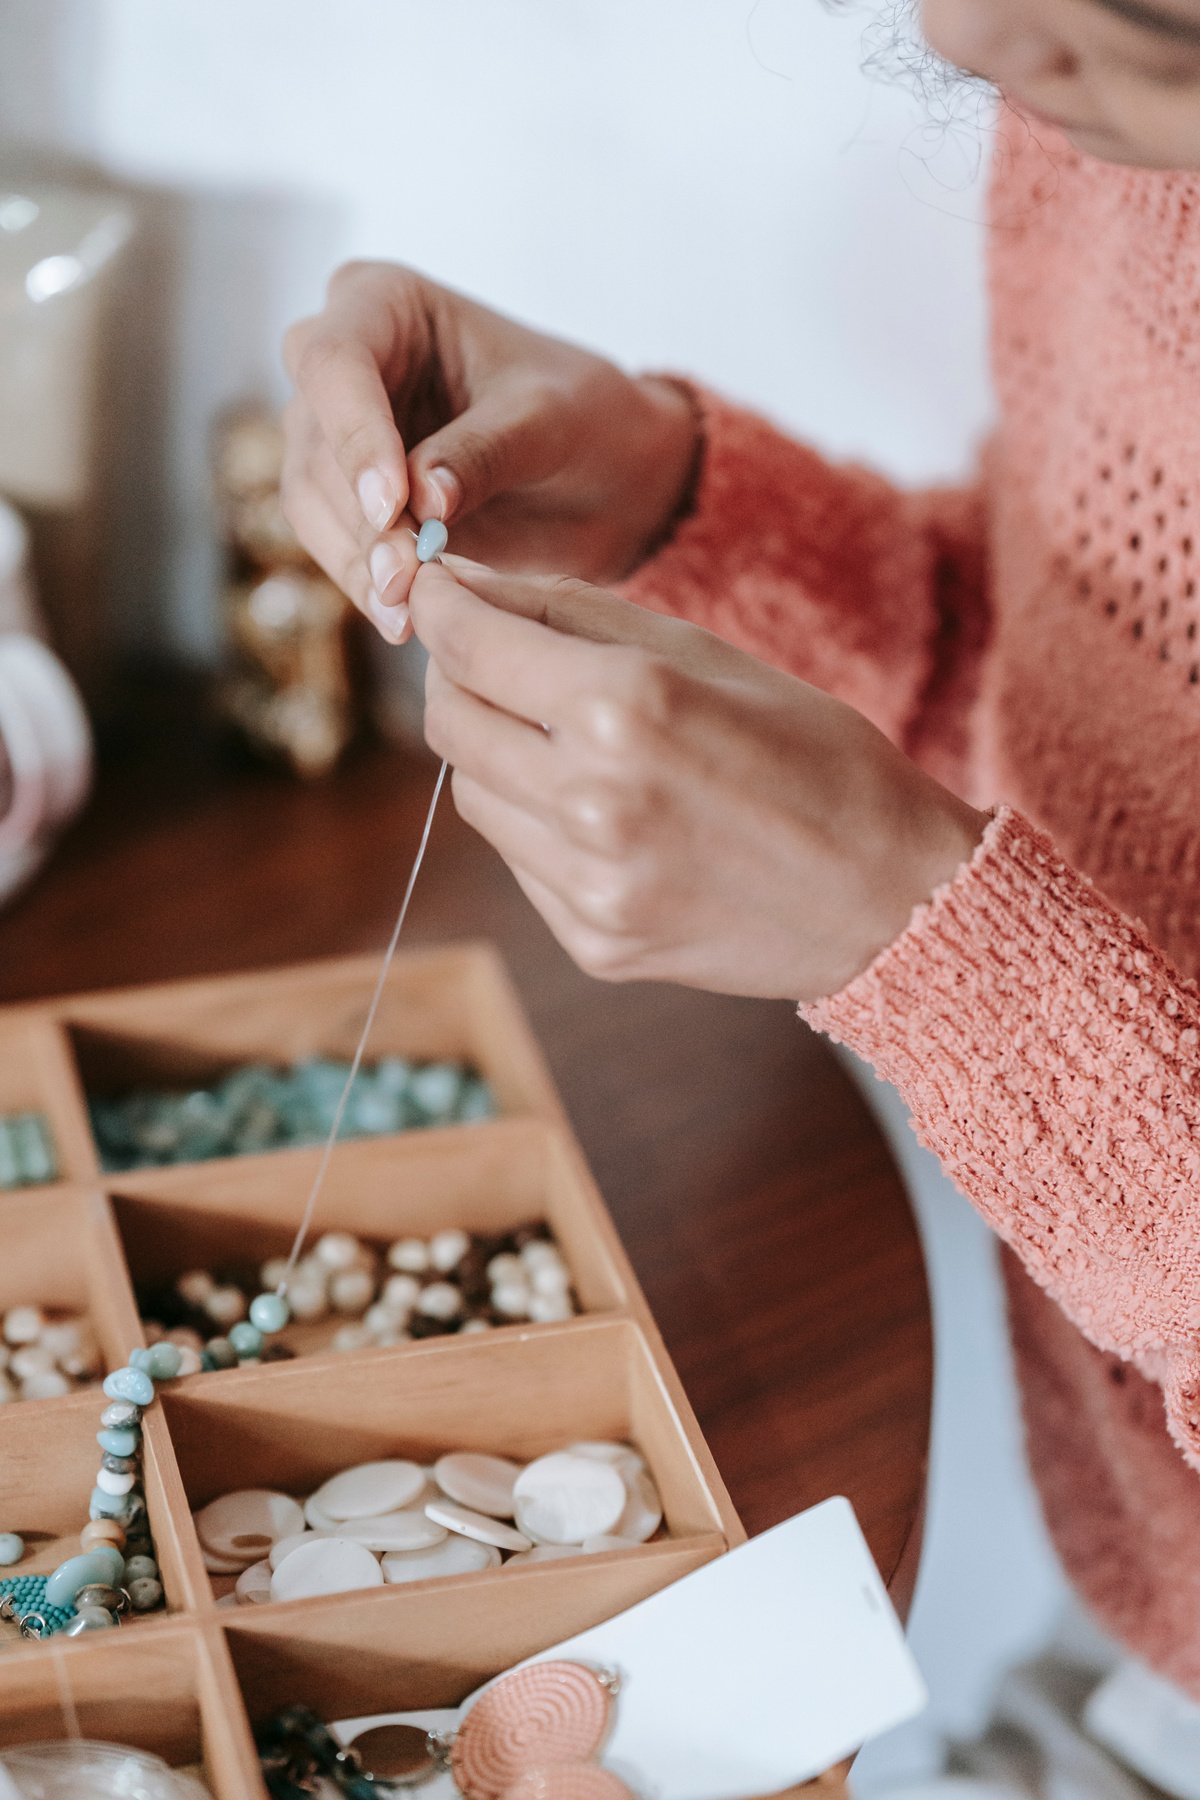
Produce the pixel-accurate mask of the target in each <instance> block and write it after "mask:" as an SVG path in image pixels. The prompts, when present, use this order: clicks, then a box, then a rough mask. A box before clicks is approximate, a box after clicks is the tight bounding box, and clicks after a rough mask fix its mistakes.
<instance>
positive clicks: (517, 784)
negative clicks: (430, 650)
mask: <svg viewBox="0 0 1200 1800" xmlns="http://www.w3.org/2000/svg"><path fill="white" fill-rule="evenodd" d="M425 741H426V743H427V744H428V745H429V748H430V749H431V750H432V751H433V752H434V753H435V755H437V756H443V757H445V759H446V761H447V762H449V763H451V764H452V765H453V767H454V768H455V769H456V770H457V771H458V772H459V773H460V774H461V775H463V776H464V777H470V778H471V779H472V780H473V781H477V782H479V783H480V784H482V785H483V786H486V787H488V788H490V789H491V790H492V791H493V792H494V793H496V794H498V795H499V796H500V797H501V798H502V799H506V800H510V801H512V802H513V803H515V804H516V805H518V806H523V807H525V808H526V809H527V810H529V811H531V812H535V813H541V812H544V811H545V809H546V807H547V804H548V797H549V790H550V788H551V785H552V783H553V781H554V777H555V767H554V763H553V760H552V758H551V755H550V752H551V744H550V740H549V738H547V736H546V734H545V732H543V731H540V730H538V729H537V728H536V727H535V726H532V725H528V724H526V723H525V722H524V721H522V720H520V719H514V718H511V717H510V716H509V715H508V714H507V713H503V712H499V711H497V710H496V708H495V707H492V706H488V705H487V704H486V703H485V702H484V701H482V700H477V699H476V698H475V696H474V695H473V694H469V693H467V692H466V690H465V689H464V688H460V687H456V686H455V685H454V683H453V682H451V681H449V680H448V679H447V678H446V676H445V674H444V673H443V672H442V670H441V668H440V667H439V666H438V664H437V663H436V662H434V661H433V660H432V659H431V660H430V663H429V668H428V670H427V672H426V677H425Z"/></svg>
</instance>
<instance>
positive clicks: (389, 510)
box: [358, 469, 396, 531]
mask: <svg viewBox="0 0 1200 1800" xmlns="http://www.w3.org/2000/svg"><path fill="white" fill-rule="evenodd" d="M358 504H359V505H360V506H361V507H362V509H363V518H364V519H365V520H366V521H367V524H368V525H371V526H373V527H374V529H375V530H376V531H386V530H387V528H388V526H389V525H390V524H391V522H392V514H393V513H394V512H395V510H396V490H395V488H394V487H393V486H392V484H391V482H390V481H389V480H388V478H387V476H386V475H384V474H382V473H381V472H380V470H378V469H364V470H363V472H362V474H361V475H360V476H359V478H358Z"/></svg>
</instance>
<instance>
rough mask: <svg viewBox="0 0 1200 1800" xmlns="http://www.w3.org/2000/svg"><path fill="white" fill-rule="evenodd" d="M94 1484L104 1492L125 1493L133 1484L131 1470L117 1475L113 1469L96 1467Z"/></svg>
mask: <svg viewBox="0 0 1200 1800" xmlns="http://www.w3.org/2000/svg"><path fill="white" fill-rule="evenodd" d="M96 1486H97V1487H98V1488H103V1489H104V1492H105V1493H106V1494H127V1493H128V1492H129V1490H130V1488H131V1487H132V1486H133V1472H132V1470H131V1471H130V1472H129V1473H128V1474H126V1475H118V1474H117V1472H116V1470H115V1469H97V1470H96Z"/></svg>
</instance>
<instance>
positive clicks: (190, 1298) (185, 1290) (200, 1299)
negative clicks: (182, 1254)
mask: <svg viewBox="0 0 1200 1800" xmlns="http://www.w3.org/2000/svg"><path fill="white" fill-rule="evenodd" d="M216 1285H217V1284H216V1282H215V1281H214V1280H213V1278H212V1276H211V1275H210V1274H209V1272H208V1270H207V1269H188V1270H187V1271H186V1273H184V1274H183V1275H181V1276H180V1277H179V1279H178V1280H177V1281H176V1283H175V1292H176V1293H177V1294H178V1295H179V1298H180V1299H181V1300H186V1301H187V1304H188V1305H189V1306H203V1305H204V1302H205V1301H206V1300H207V1299H208V1296H209V1295H210V1294H211V1293H212V1291H213V1289H214V1288H215V1287H216Z"/></svg>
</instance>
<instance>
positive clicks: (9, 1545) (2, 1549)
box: [0, 1531, 25, 1569]
mask: <svg viewBox="0 0 1200 1800" xmlns="http://www.w3.org/2000/svg"><path fill="white" fill-rule="evenodd" d="M24 1554H25V1541H24V1539H23V1538H19V1537H18V1536H17V1534H16V1532H15V1531H0V1569H11V1568H12V1566H13V1564H14V1563H19V1562H20V1560H21V1558H22V1557H23V1556H24Z"/></svg>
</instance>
